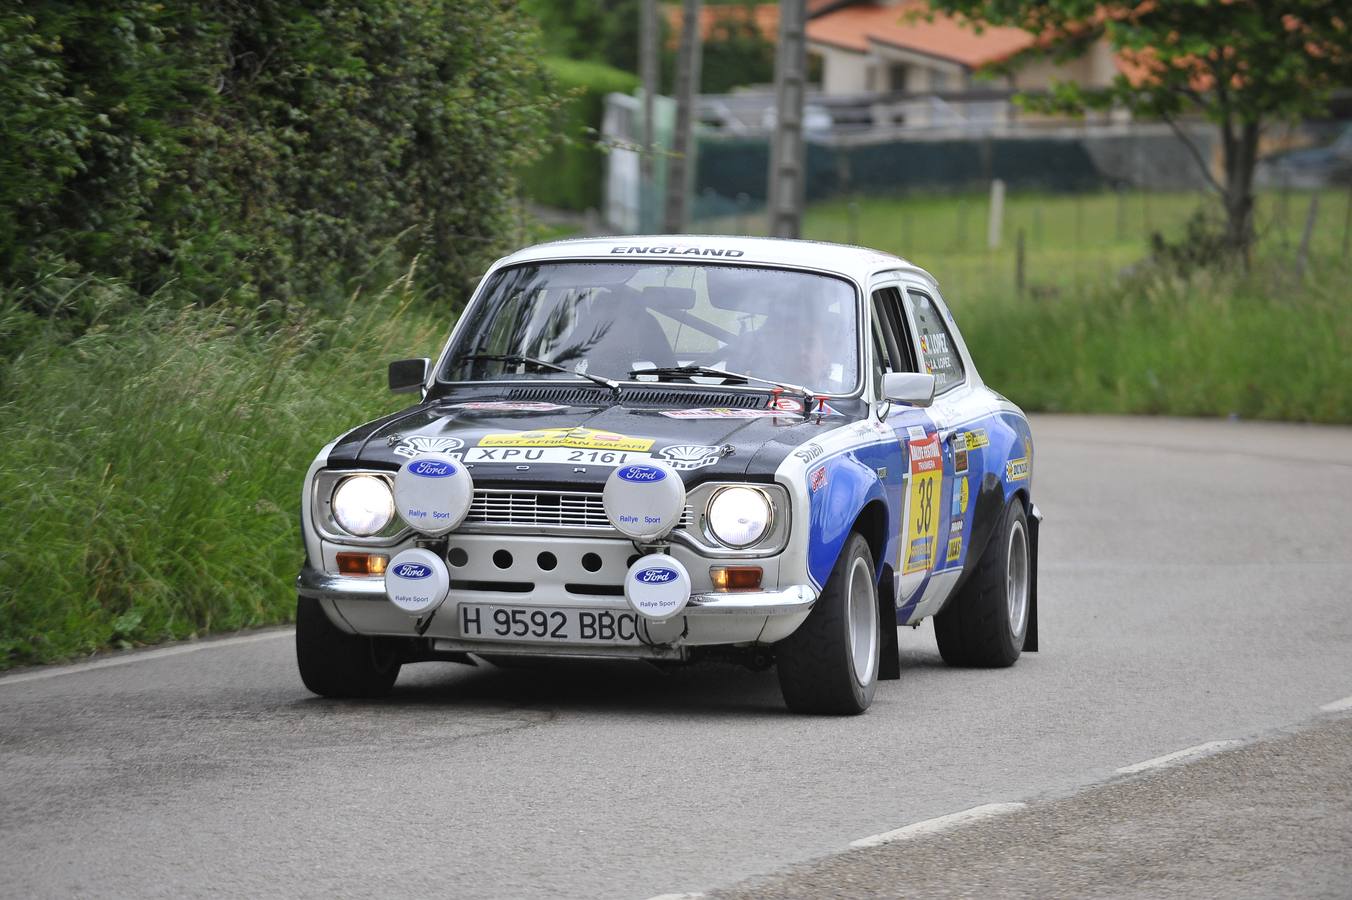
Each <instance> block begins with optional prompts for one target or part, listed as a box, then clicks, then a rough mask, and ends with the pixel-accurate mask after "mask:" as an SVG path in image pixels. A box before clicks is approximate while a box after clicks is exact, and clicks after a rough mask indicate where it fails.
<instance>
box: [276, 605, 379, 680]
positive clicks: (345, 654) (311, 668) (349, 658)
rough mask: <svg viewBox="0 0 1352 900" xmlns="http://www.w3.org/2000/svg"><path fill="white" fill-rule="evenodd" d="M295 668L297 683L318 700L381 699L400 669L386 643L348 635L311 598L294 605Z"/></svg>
mask: <svg viewBox="0 0 1352 900" xmlns="http://www.w3.org/2000/svg"><path fill="white" fill-rule="evenodd" d="M296 664H297V665H298V666H299V667H300V678H301V681H303V682H305V686H306V687H307V688H309V689H310V690H311V691H313V692H314V693H316V694H318V695H319V696H321V697H383V696H385V695H386V694H388V693H389V692H390V688H392V687H394V680H395V679H396V678H398V677H399V668H400V662H399V659H398V657H397V656H396V654H395V653H394V648H392V647H391V646H390V645H389V642H388V641H384V640H379V639H376V638H371V637H366V636H364V635H360V634H348V633H347V632H345V631H343V630H342V629H340V628H339V627H338V626H337V625H334V624H333V623H332V622H330V621H329V617H328V615H326V614H325V612H324V610H323V608H322V607H321V606H320V605H319V601H318V600H316V599H314V598H313V597H300V598H298V599H297V601H296Z"/></svg>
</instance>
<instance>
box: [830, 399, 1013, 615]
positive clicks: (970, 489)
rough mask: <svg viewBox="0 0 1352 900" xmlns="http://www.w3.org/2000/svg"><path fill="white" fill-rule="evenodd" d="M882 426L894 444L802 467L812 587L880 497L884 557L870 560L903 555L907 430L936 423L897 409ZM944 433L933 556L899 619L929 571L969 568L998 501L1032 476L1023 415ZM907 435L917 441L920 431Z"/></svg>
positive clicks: (881, 564)
mask: <svg viewBox="0 0 1352 900" xmlns="http://www.w3.org/2000/svg"><path fill="white" fill-rule="evenodd" d="M888 425H889V426H891V427H892V428H893V430H894V431H895V433H896V434H897V440H896V441H895V442H887V441H875V442H872V443H868V444H864V445H862V446H858V447H854V448H851V449H849V450H845V451H841V452H839V453H836V454H834V455H831V456H828V457H825V458H823V459H822V460H820V461H819V462H818V463H817V465H814V466H812V467H810V468H809V469H808V472H807V477H808V480H809V492H810V493H809V541H808V575H809V579H810V580H811V582H812V583H813V585H814V586H816V587H817V588H819V589H820V588H821V587H822V586H823V585H824V584H825V583H826V581H827V579H829V578H830V576H831V569H832V568H833V567H834V565H835V563H836V559H837V558H838V557H839V555H840V551H841V547H842V546H843V545H844V543H845V539H846V537H847V536H848V535H849V532H850V529H851V528H852V527H853V525H854V523H855V521H856V520H857V519H858V518H859V515H860V513H861V512H862V511H863V509H864V507H865V506H866V505H867V504H869V503H870V502H873V501H875V500H877V501H881V502H882V503H883V504H884V507H885V509H886V521H887V526H888V527H887V534H886V536H885V539H884V542H883V543H884V547H883V556H882V559H879V560H876V561H875V562H876V563H877V564H878V568H879V572H880V573H881V572H883V571H884V570H885V569H886V568H889V567H893V566H897V565H898V564H899V563H898V561H899V560H900V559H901V558H902V555H903V554H904V553H905V549H906V548H905V541H906V539H907V532H908V528H907V526H908V524H909V523H908V522H906V521H904V519H903V516H904V514H905V510H906V493H905V489H906V486H907V483H908V482H907V472H908V466H909V459H908V457H909V454H908V452H907V450H906V447H907V446H908V445H909V443H910V440H911V433H909V432H908V429H912V428H915V429H923V431H924V434H925V438H926V439H929V438H930V437H932V436H933V435H934V434H935V432H936V430H937V428H936V425H935V423H934V421H933V420H932V418H931V417H930V416H929V414H928V413H927V412H926V411H925V410H919V409H902V410H898V411H897V413H896V414H895V415H894V416H893V417H892V419H890V420H889V421H888ZM944 431H945V433H947V434H949V435H950V437H949V443H948V445H947V446H945V448H944V455H943V466H944V476H945V479H944V481H945V485H946V487H945V491H944V494H943V495H942V497H941V498H940V502H938V503H936V504H935V507H936V510H935V511H936V512H937V514H938V515H939V517H940V518H939V532H938V534H939V537H938V540H937V542H936V547H935V551H934V552H935V561H934V563H933V565H932V567H931V569H930V571H928V572H927V573H926V574H925V576H924V578H923V579H922V581H921V583H920V585H919V587H917V588H916V589H915V590H914V592H913V593H912V594H911V597H910V599H909V600H908V601H907V602H906V603H904V604H903V605H901V606H900V607H898V609H897V622H898V623H899V624H905V623H907V622H909V621H910V618H911V616H912V614H913V613H914V611H915V608H916V605H917V604H918V602H919V601H920V599H921V598H922V597H923V596H924V593H925V589H926V588H927V587H928V585H929V583H930V579H931V577H932V575H933V574H935V573H938V572H947V571H952V570H969V569H971V568H972V567H973V565H974V564H975V563H976V561H977V559H979V557H980V555H981V553H982V552H983V551H984V550H985V545H986V543H987V542H988V540H989V537H990V535H991V533H992V532H993V530H994V528H996V527H997V526H998V524H999V521H1000V518H999V517H1000V516H1001V515H1002V514H1003V511H1004V507H1005V505H1006V504H1007V503H1008V501H1009V500H1010V498H1012V497H1013V495H1014V493H1015V492H1016V491H1019V490H1021V489H1027V488H1028V487H1029V485H1030V482H1031V478H1032V436H1031V433H1030V431H1029V428H1028V423H1027V421H1026V420H1025V419H1024V418H1023V417H1022V416H1020V415H1018V414H1017V413H1014V412H1011V411H1006V410H999V411H995V412H992V413H989V414H987V415H983V416H979V417H977V418H974V419H971V420H969V421H967V422H963V423H958V424H956V425H954V426H946V427H945V429H944ZM914 439H915V440H920V437H919V430H917V431H916V432H914ZM964 456H965V461H964V459H963V457H964ZM964 488H965V491H964ZM898 574H899V573H898Z"/></svg>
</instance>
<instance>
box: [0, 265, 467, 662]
mask: <svg viewBox="0 0 1352 900" xmlns="http://www.w3.org/2000/svg"><path fill="white" fill-rule="evenodd" d="M100 290H103V291H107V290H108V287H107V285H102V286H100ZM114 293H116V292H115V291H114ZM124 299H125V298H124ZM95 318H96V319H97V315H96V316H95ZM448 325H449V323H448V322H447V319H446V317H445V316H438V315H434V314H433V313H431V312H428V311H425V310H418V309H416V308H414V307H413V306H412V304H411V303H410V298H409V296H408V295H407V292H405V291H401V290H395V291H390V292H387V293H386V294H385V295H383V296H381V297H379V298H372V299H370V300H369V301H360V302H359V301H356V300H354V301H353V302H351V303H349V304H348V305H347V307H346V308H344V309H341V310H339V311H338V312H336V313H326V314H317V313H314V314H312V313H304V312H302V313H292V314H291V315H290V316H289V318H288V320H287V321H286V322H285V324H283V325H281V326H280V327H279V326H277V325H276V324H273V325H270V326H268V327H266V328H265V327H261V326H259V325H258V324H256V323H255V322H254V321H252V320H251V319H250V318H249V316H248V315H247V314H244V313H241V312H239V311H238V310H231V309H228V308H225V307H220V308H215V309H210V310H203V309H199V308H186V309H169V308H164V307H151V308H148V309H142V310H139V311H136V312H133V313H129V314H127V313H119V314H118V315H117V316H116V317H114V318H113V319H111V320H110V321H109V322H107V323H106V324H98V323H97V322H96V324H95V325H94V326H93V327H92V328H90V329H88V330H87V331H85V332H84V333H83V334H81V335H80V336H79V337H77V338H75V339H74V340H71V339H70V335H68V334H64V333H62V332H61V330H60V329H59V328H58V327H57V320H51V319H49V320H36V319H33V318H32V317H30V316H28V315H27V314H25V313H23V312H21V311H20V310H19V308H18V306H17V304H14V303H12V302H9V301H6V302H5V303H4V305H0V341H3V343H4V344H5V345H7V346H11V347H12V346H15V345H20V346H22V347H23V350H22V352H20V353H19V354H18V355H16V356H13V357H11V358H9V359H7V360H5V361H3V363H0V366H2V368H0V376H2V378H3V380H2V381H0V446H3V447H4V448H5V450H4V454H3V456H2V457H0V498H3V499H0V520H2V521H4V522H6V523H8V524H9V526H10V530H9V534H8V535H7V540H6V542H5V547H4V548H3V550H0V668H6V667H9V666H13V665H18V664H26V663H36V662H45V661H49V660H55V659H60V658H65V657H70V656H74V655H79V654H84V653H88V652H91V651H94V650H96V649H100V648H104V647H108V646H129V645H131V644H136V643H151V642H155V641H160V640H165V639H172V638H184V637H190V636H193V635H197V634H202V633H205V632H208V631H223V630H233V629H238V628H243V627H248V626H255V625H263V624H270V623H276V622H283V621H288V620H289V619H290V618H291V616H292V615H293V613H294V604H295V595H294V591H293V589H292V583H293V580H294V578H295V573H296V570H297V568H298V566H299V561H300V558H301V553H302V550H301V543H300V536H299V517H298V505H297V504H298V502H299V490H300V484H301V479H302V477H303V476H304V473H305V469H306V467H307V466H308V465H309V463H310V461H311V460H312V459H313V458H314V455H315V453H316V452H317V451H318V450H319V449H320V447H322V446H323V445H324V444H325V443H327V442H328V441H329V440H331V439H332V438H333V437H335V436H336V435H337V434H339V433H340V432H342V431H343V430H344V429H346V428H349V427H352V426H353V425H356V424H359V423H360V422H362V421H365V420H367V419H370V418H372V417H374V416H375V415H378V414H380V413H382V412H384V411H386V410H388V409H393V408H397V407H398V406H399V405H402V404H401V403H400V401H399V399H397V398H392V397H390V396H389V395H388V394H387V393H386V390H385V385H384V366H385V363H386V362H387V361H388V360H390V359H392V358H397V357H403V356H414V355H432V354H433V352H434V350H435V349H436V347H437V345H438V344H439V342H440V341H441V340H442V339H443V338H444V334H445V331H446V329H447V328H448ZM405 402H406V401H405Z"/></svg>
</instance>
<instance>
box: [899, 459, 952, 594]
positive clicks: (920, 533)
mask: <svg viewBox="0 0 1352 900" xmlns="http://www.w3.org/2000/svg"><path fill="white" fill-rule="evenodd" d="M910 448H911V497H910V502H909V503H907V504H906V508H907V515H908V520H907V523H906V564H905V565H904V566H903V567H902V570H901V571H902V574H903V575H909V574H911V573H912V572H919V571H921V570H923V569H928V568H930V567H931V566H933V565H934V545H935V544H936V543H937V541H938V539H939V510H938V509H937V507H936V503H935V501H936V500H938V499H939V488H940V486H941V485H942V484H943V480H944V458H943V451H942V450H940V449H939V436H938V435H937V434H932V435H930V436H929V437H928V438H926V439H925V440H923V441H911V442H910ZM940 502H942V501H940Z"/></svg>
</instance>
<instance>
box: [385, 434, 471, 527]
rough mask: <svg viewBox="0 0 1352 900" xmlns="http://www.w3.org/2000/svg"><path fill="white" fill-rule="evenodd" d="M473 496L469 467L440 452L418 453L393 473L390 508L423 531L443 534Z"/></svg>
mask: <svg viewBox="0 0 1352 900" xmlns="http://www.w3.org/2000/svg"><path fill="white" fill-rule="evenodd" d="M473 499H474V479H473V478H471V477H470V474H469V470H468V469H466V468H465V466H464V465H463V464H462V463H461V462H460V461H459V460H458V459H452V458H451V457H449V456H446V455H445V454H442V453H422V454H419V455H418V456H415V457H413V459H410V460H409V461H408V462H406V463H404V464H403V466H401V467H400V469H399V472H398V474H396V475H395V476H394V508H395V509H397V510H398V511H399V518H401V519H403V520H404V521H405V522H407V523H408V524H409V526H410V527H412V528H414V529H416V530H418V531H420V532H422V533H423V534H431V535H438V534H445V533H446V532H448V531H451V530H452V529H454V528H456V527H458V526H459V525H460V523H461V522H463V521H464V520H465V514H466V513H468V512H469V505H470V501H472V500H473Z"/></svg>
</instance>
